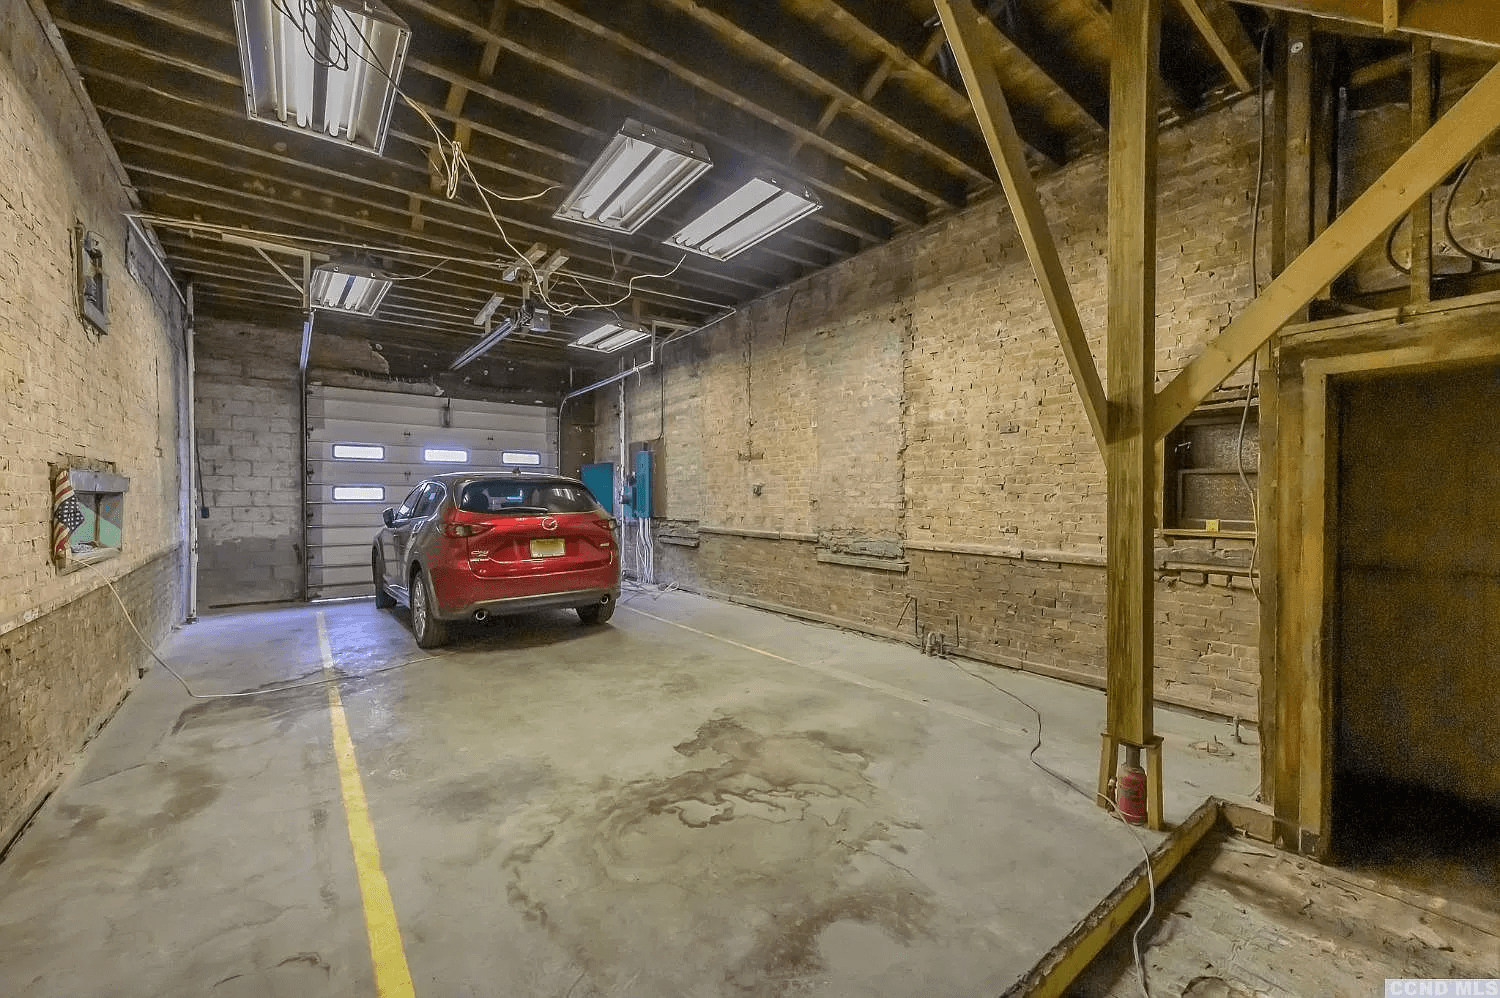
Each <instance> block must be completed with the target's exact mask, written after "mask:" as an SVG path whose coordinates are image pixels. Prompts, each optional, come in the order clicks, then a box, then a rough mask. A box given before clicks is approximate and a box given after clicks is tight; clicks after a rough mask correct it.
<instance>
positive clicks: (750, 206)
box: [667, 177, 823, 260]
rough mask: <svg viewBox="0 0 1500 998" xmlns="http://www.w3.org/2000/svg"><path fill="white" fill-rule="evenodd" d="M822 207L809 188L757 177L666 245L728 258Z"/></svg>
mask: <svg viewBox="0 0 1500 998" xmlns="http://www.w3.org/2000/svg"><path fill="white" fill-rule="evenodd" d="M822 207H823V203H822V202H821V201H819V200H818V198H817V196H816V195H814V194H813V193H812V192H811V191H806V190H803V189H801V188H791V187H788V186H786V185H785V184H782V183H780V182H779V181H776V180H770V179H767V178H764V177H756V178H755V179H754V180H751V181H750V182H749V183H748V184H746V185H745V186H744V187H741V188H740V189H739V190H737V191H735V192H734V193H733V194H731V195H729V196H728V197H727V198H725V199H724V200H722V201H720V202H719V203H718V204H716V205H714V206H713V207H712V208H710V209H708V210H707V211H705V212H704V213H703V214H702V215H699V216H698V217H697V218H695V219H693V221H691V222H689V223H688V224H687V225H685V226H683V228H682V230H681V231H680V232H678V233H677V235H675V236H673V237H672V238H671V239H668V240H667V244H668V245H670V246H676V247H677V248H678V249H685V250H690V251H692V252H694V253H701V254H702V255H704V256H708V257H713V258H714V259H715V260H728V259H729V258H730V257H732V256H734V255H735V254H736V253H739V252H740V251H741V250H746V249H749V248H750V247H751V246H754V245H755V244H756V243H758V242H760V241H761V240H762V239H765V238H766V237H768V236H770V235H773V234H774V233H777V232H780V231H781V230H782V229H784V228H786V227H787V226H788V225H791V224H792V223H793V222H795V221H797V219H799V218H803V217H804V216H807V215H811V214H812V213H813V212H815V211H817V210H818V209H819V208H822Z"/></svg>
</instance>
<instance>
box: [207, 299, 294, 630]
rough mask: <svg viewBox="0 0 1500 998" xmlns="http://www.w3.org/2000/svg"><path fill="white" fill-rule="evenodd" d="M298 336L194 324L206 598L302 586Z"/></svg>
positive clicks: (266, 595)
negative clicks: (298, 437) (298, 436)
mask: <svg viewBox="0 0 1500 998" xmlns="http://www.w3.org/2000/svg"><path fill="white" fill-rule="evenodd" d="M301 345H302V344H301V333H300V331H299V332H292V331H290V330H287V329H278V328H275V327H271V326H262V325H254V324H251V323H245V322H221V321H215V320H211V319H205V320H200V321H199V323H198V326H197V329H196V338H195V341H194V358H195V360H196V363H197V378H196V379H195V381H194V394H195V396H196V397H195V399H194V403H195V406H196V409H195V413H196V423H195V427H194V428H195V429H196V431H197V436H198V460H199V462H200V465H199V467H200V470H201V472H202V480H203V505H204V506H206V507H208V516H207V517H206V518H200V519H199V520H198V603H199V605H200V606H202V607H206V608H212V607H215V606H231V605H239V604H245V603H259V602H272V601H276V600H290V599H298V598H300V596H301V595H302V553H301V544H302V533H301V520H300V517H301V509H302V497H301V495H300V494H299V492H298V475H297V462H298V441H297V427H298V426H299V425H300V422H301V418H302V416H301V402H300V401H299V399H298V397H297V393H298V390H299V388H298V379H297V358H298V356H299V354H300V351H301Z"/></svg>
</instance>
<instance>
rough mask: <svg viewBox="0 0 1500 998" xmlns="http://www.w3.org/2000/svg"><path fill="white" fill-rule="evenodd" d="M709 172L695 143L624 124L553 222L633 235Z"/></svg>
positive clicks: (635, 123)
mask: <svg viewBox="0 0 1500 998" xmlns="http://www.w3.org/2000/svg"><path fill="white" fill-rule="evenodd" d="M710 166H713V161H712V160H710V159H709V158H708V150H707V149H704V148H703V146H701V145H699V144H698V143H697V142H690V141H688V140H687V139H684V138H679V137H678V136H676V135H672V134H669V133H667V132H663V131H660V130H659V129H655V128H652V127H651V126H649V125H643V124H641V123H640V122H639V121H635V120H633V119H626V121H625V124H623V125H621V126H620V131H619V132H618V133H616V134H615V137H614V138H613V139H611V140H610V143H609V145H607V146H605V148H604V152H602V153H600V154H599V158H598V159H596V160H594V165H593V166H590V167H589V171H588V173H585V174H584V175H583V179H582V180H580V181H579V182H578V186H577V187H574V188H573V190H572V192H571V193H569V194H568V196H567V197H566V198H564V199H563V203H562V207H560V208H558V209H557V211H556V212H555V213H554V215H553V217H554V218H563V219H567V220H568V221H570V222H581V223H582V224H584V225H593V226H596V227H598V228H601V229H613V230H614V231H615V232H635V231H636V230H637V229H639V228H640V227H641V226H643V225H645V224H646V222H647V221H649V220H650V219H651V217H652V216H653V215H655V214H656V213H657V212H658V211H661V210H662V209H663V208H665V207H666V206H667V203H668V202H670V201H671V200H672V199H673V198H675V197H676V196H677V195H679V194H681V193H682V192H683V190H684V189H686V187H687V186H688V185H689V184H691V183H692V182H693V181H694V180H697V179H698V178H699V177H700V176H702V174H703V171H705V170H707V169H708V168H709V167H710Z"/></svg>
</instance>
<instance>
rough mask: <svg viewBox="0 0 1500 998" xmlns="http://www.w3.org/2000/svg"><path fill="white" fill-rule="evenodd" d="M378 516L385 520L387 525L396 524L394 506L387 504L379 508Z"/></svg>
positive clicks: (392, 525)
mask: <svg viewBox="0 0 1500 998" xmlns="http://www.w3.org/2000/svg"><path fill="white" fill-rule="evenodd" d="M380 518H381V519H382V520H384V521H385V525H386V526H387V527H394V526H395V525H396V507H394V506H387V507H386V508H385V509H383V510H381V511H380Z"/></svg>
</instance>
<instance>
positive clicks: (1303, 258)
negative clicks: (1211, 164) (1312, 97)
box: [1151, 67, 1500, 440]
mask: <svg viewBox="0 0 1500 998" xmlns="http://www.w3.org/2000/svg"><path fill="white" fill-rule="evenodd" d="M1496 128H1500V67H1496V68H1494V69H1491V70H1490V71H1489V72H1488V73H1486V74H1485V75H1484V77H1483V78H1482V79H1481V80H1480V81H1479V82H1478V83H1476V84H1475V85H1474V87H1473V89H1471V90H1470V91H1469V92H1468V93H1467V94H1465V95H1464V96H1463V98H1462V99H1461V100H1459V102H1458V103H1457V104H1455V105H1454V106H1453V108H1452V109H1450V110H1449V112H1448V113H1447V114H1445V115H1443V117H1442V118H1441V119H1440V120H1439V121H1438V122H1437V123H1436V124H1434V125H1433V127H1432V128H1431V129H1430V130H1429V131H1428V132H1427V133H1426V134H1425V135H1423V136H1422V137H1421V138H1419V139H1417V141H1415V142H1413V143H1412V145H1411V147H1410V148H1409V149H1407V151H1406V152H1405V153H1403V154H1402V155H1401V157H1400V158H1399V159H1397V160H1396V162H1395V163H1393V164H1392V165H1391V167H1390V169H1388V170H1386V172H1385V173H1384V174H1382V175H1381V176H1380V179H1378V180H1376V181H1375V183H1374V184H1372V185H1371V186H1370V188H1369V190H1367V191H1365V193H1364V194H1362V195H1360V197H1359V198H1358V200H1356V201H1355V202H1354V204H1352V205H1350V206H1349V209H1348V210H1347V211H1345V212H1344V213H1343V214H1342V215H1340V216H1339V218H1338V219H1337V220H1335V221H1334V222H1333V224H1331V225H1330V226H1329V227H1328V228H1327V229H1326V230H1324V232H1323V234H1322V235H1320V236H1319V237H1318V238H1317V239H1315V240H1314V241H1313V243H1312V245H1311V246H1309V247H1308V248H1307V250H1306V251H1305V252H1303V253H1302V254H1301V255H1300V256H1298V257H1297V259H1296V260H1295V261H1294V262H1292V263H1291V264H1290V265H1289V266H1288V267H1287V269H1286V270H1285V272H1283V273H1282V274H1281V275H1280V276H1279V277H1277V278H1276V279H1275V280H1274V281H1272V282H1271V284H1270V285H1269V286H1268V287H1267V288H1266V289H1265V290H1264V291H1263V292H1261V294H1260V296H1259V297H1257V298H1256V299H1255V301H1254V302H1252V303H1251V304H1250V306H1249V307H1248V308H1246V309H1245V310H1244V311H1243V312H1241V313H1240V315H1239V316H1238V317H1237V318H1236V319H1235V320H1234V321H1233V322H1231V323H1230V324H1229V325H1228V326H1227V327H1225V328H1224V330H1223V331H1222V332H1220V333H1219V335H1218V336H1216V337H1215V338H1214V339H1213V340H1212V341H1211V342H1209V344H1208V345H1207V346H1206V347H1205V348H1204V350H1203V352H1202V353H1200V354H1199V355H1198V356H1197V357H1195V358H1194V359H1193V360H1192V361H1191V362H1189V363H1188V365H1187V366H1186V367H1184V368H1183V369H1182V371H1181V372H1179V373H1178V375H1177V377H1175V378H1173V379H1172V382H1171V383H1170V384H1169V385H1167V387H1166V388H1164V389H1162V391H1161V392H1160V393H1159V394H1158V396H1157V407H1156V413H1155V418H1154V420H1153V422H1152V424H1151V425H1152V426H1153V431H1152V432H1153V433H1154V434H1155V439H1158V440H1159V439H1161V438H1162V437H1163V436H1165V435H1166V434H1167V433H1170V432H1171V431H1172V429H1173V428H1174V427H1176V426H1177V424H1178V423H1180V422H1181V421H1182V420H1183V419H1184V418H1185V417H1186V416H1187V415H1188V414H1189V413H1190V412H1192V411H1193V408H1194V407H1195V406H1197V405H1198V403H1199V402H1201V401H1203V399H1204V398H1206V397H1207V396H1208V394H1209V393H1210V392H1212V391H1213V390H1214V389H1215V388H1216V387H1218V385H1219V384H1220V383H1221V382H1222V381H1223V380H1224V379H1225V378H1226V377H1228V376H1229V374H1230V373H1232V372H1233V371H1234V369H1235V368H1237V367H1239V366H1240V365H1241V364H1243V363H1244V362H1245V360H1246V358H1248V357H1249V356H1250V355H1251V354H1253V353H1254V352H1255V351H1256V350H1258V349H1259V348H1260V346H1261V344H1263V343H1265V342H1266V340H1268V339H1270V338H1271V337H1272V336H1273V335H1275V333H1276V331H1277V330H1278V329H1280V328H1281V327H1282V326H1283V325H1285V324H1286V323H1287V322H1288V321H1289V320H1290V319H1291V318H1292V317H1293V316H1295V315H1296V314H1297V312H1298V311H1299V310H1300V309H1302V308H1303V307H1304V306H1305V305H1306V304H1307V303H1308V302H1309V301H1311V300H1312V298H1313V296H1314V295H1316V294H1317V293H1318V291H1319V290H1321V289H1322V288H1323V287H1324V286H1325V285H1326V284H1328V283H1329V282H1331V281H1332V280H1333V279H1334V278H1336V277H1338V276H1339V274H1341V273H1343V272H1344V270H1345V269H1346V268H1348V266H1349V264H1351V263H1352V262H1353V261H1354V259H1355V258H1356V257H1357V256H1358V255H1359V254H1360V253H1362V252H1363V251H1364V250H1365V249H1366V248H1367V247H1368V246H1370V244H1372V243H1373V242H1374V241H1375V240H1376V239H1377V238H1379V237H1380V236H1381V235H1382V234H1383V233H1384V232H1385V231H1386V229H1387V228H1389V227H1390V226H1391V225H1394V224H1395V222H1396V220H1397V219H1398V218H1400V217H1401V215H1402V214H1403V213H1405V212H1407V211H1409V210H1410V209H1411V206H1412V205H1413V204H1415V203H1416V201H1417V199H1418V198H1420V197H1421V196H1422V195H1423V194H1425V193H1427V192H1428V191H1431V190H1432V188H1433V187H1435V186H1437V184H1438V182H1439V181H1440V180H1442V179H1443V177H1445V176H1447V174H1448V173H1449V172H1451V171H1452V170H1453V169H1454V168H1455V167H1457V166H1458V165H1459V164H1461V163H1462V162H1463V161H1464V160H1465V159H1467V158H1468V157H1469V156H1470V155H1471V154H1472V153H1473V152H1474V150H1475V149H1477V148H1479V146H1480V144H1481V143H1483V142H1484V140H1485V139H1487V138H1488V137H1489V136H1490V134H1491V133H1493V132H1494V131H1495V129H1496Z"/></svg>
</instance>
